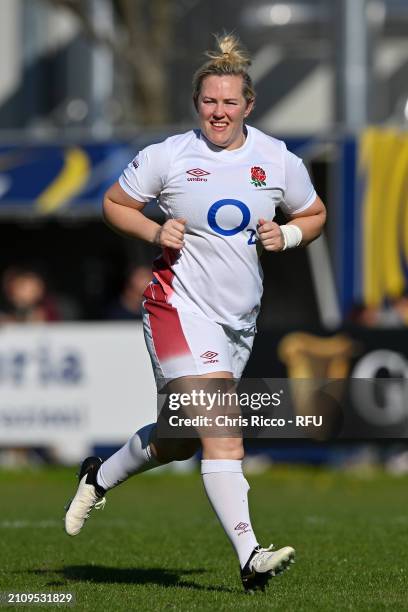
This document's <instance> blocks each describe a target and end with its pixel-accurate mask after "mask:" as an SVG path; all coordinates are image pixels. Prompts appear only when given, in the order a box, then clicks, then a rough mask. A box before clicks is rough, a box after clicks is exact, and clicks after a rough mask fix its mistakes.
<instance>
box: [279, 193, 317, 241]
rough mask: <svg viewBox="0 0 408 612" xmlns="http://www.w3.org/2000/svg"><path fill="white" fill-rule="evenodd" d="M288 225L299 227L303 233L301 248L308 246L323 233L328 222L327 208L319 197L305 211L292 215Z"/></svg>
mask: <svg viewBox="0 0 408 612" xmlns="http://www.w3.org/2000/svg"><path fill="white" fill-rule="evenodd" d="M289 219H290V221H288V223H287V224H286V225H289V226H290V225H297V227H298V228H299V229H300V231H301V232H302V242H301V243H300V246H306V245H307V244H309V243H310V242H312V241H313V240H315V239H316V238H318V237H319V236H320V234H321V233H322V229H323V226H324V224H325V222H326V207H325V205H324V204H323V202H322V200H321V199H320V198H319V196H317V197H316V199H315V201H314V202H313V204H311V205H310V206H309V207H308V208H306V210H305V211H303V212H300V213H297V214H294V215H290V216H289Z"/></svg>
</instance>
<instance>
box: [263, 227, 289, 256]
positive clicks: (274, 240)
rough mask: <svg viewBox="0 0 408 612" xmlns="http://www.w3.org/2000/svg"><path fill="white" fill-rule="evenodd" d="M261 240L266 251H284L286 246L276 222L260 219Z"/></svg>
mask: <svg viewBox="0 0 408 612" xmlns="http://www.w3.org/2000/svg"><path fill="white" fill-rule="evenodd" d="M258 235H259V240H260V242H261V244H262V246H263V248H264V249H265V250H266V251H274V252H277V251H282V249H283V247H284V246H285V242H284V238H283V234H282V230H281V228H280V226H279V225H278V224H277V223H275V222H274V221H266V220H265V219H259V221H258Z"/></svg>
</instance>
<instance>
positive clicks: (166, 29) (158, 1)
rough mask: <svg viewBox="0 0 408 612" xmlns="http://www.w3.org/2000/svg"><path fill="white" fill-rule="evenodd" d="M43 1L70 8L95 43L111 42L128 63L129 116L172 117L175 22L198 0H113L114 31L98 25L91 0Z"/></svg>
mask: <svg viewBox="0 0 408 612" xmlns="http://www.w3.org/2000/svg"><path fill="white" fill-rule="evenodd" d="M44 1H45V2H47V3H48V4H49V5H51V6H52V7H54V8H55V9H60V8H63V9H66V10H68V11H70V12H71V13H72V14H73V15H74V16H75V17H76V18H77V19H78V22H79V23H80V26H81V29H82V31H83V33H84V34H85V36H86V37H87V38H88V39H89V40H90V41H91V42H92V43H95V44H98V45H104V46H106V47H108V48H109V49H110V50H111V51H112V53H113V54H114V56H115V59H116V60H117V62H118V64H119V65H121V66H122V65H125V66H127V67H128V70H127V78H128V79H129V81H130V88H129V91H130V99H129V100H127V101H125V105H124V106H125V114H126V115H127V117H126V119H128V120H129V121H135V120H136V121H137V122H138V123H142V124H143V125H160V124H165V123H167V122H169V120H170V119H171V118H170V116H169V103H168V91H169V83H168V65H169V59H171V57H172V35H173V29H174V23H175V21H176V19H179V18H180V15H181V14H182V12H183V11H186V10H187V11H188V10H189V9H190V8H191V6H190V5H194V4H196V2H197V0H184V1H181V2H180V1H179V2H170V1H169V0H108V1H109V2H111V4H112V8H113V14H114V23H113V24H112V32H111V33H107V32H103V31H101V30H100V29H99V28H98V27H97V25H96V23H95V21H94V19H93V18H92V12H90V10H89V3H88V2H87V0H44ZM96 4H97V3H96Z"/></svg>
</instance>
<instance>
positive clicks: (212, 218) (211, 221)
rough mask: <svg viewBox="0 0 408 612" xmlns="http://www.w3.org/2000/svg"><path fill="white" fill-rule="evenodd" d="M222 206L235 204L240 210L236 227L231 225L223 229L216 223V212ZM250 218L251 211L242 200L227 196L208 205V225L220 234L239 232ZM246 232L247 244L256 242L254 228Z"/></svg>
mask: <svg viewBox="0 0 408 612" xmlns="http://www.w3.org/2000/svg"><path fill="white" fill-rule="evenodd" d="M224 206H235V207H236V208H238V209H239V210H240V211H241V213H242V221H241V223H240V224H239V225H237V226H236V227H232V228H230V229H225V228H223V227H221V226H220V225H219V224H218V222H217V213H218V211H219V210H220V209H221V208H223V207H224ZM250 219H251V212H250V210H249V208H248V206H247V205H246V204H244V202H241V201H240V200H233V199H229V198H227V199H224V200H217V202H214V204H212V205H211V206H210V209H209V211H208V214H207V220H208V225H209V226H210V227H211V229H212V230H213V231H214V232H216V233H217V234H221V236H235V234H239V232H242V230H244V229H245V228H246V227H247V225H248V223H249V221H250ZM248 232H249V234H250V235H249V239H248V244H255V243H256V230H253V229H250V230H248Z"/></svg>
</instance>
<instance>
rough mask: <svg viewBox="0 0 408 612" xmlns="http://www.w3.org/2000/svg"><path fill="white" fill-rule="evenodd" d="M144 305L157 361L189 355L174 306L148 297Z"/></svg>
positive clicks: (188, 348)
mask: <svg viewBox="0 0 408 612" xmlns="http://www.w3.org/2000/svg"><path fill="white" fill-rule="evenodd" d="M156 288H157V287H156ZM144 307H145V309H146V311H147V312H148V314H149V321H150V328H151V330H152V337H153V343H154V348H155V350H156V355H157V358H158V359H159V361H163V360H165V359H170V358H171V357H181V356H182V355H188V354H190V355H191V351H190V347H189V346H188V344H187V340H186V337H185V335H184V333H183V328H182V327H181V322H180V317H179V315H178V312H177V310H176V308H174V306H171V304H168V303H167V302H155V301H153V300H149V299H147V300H146V301H145V303H144Z"/></svg>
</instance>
